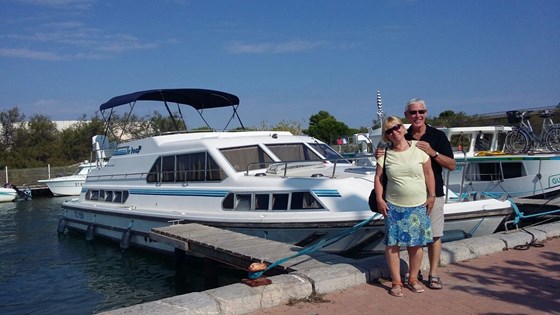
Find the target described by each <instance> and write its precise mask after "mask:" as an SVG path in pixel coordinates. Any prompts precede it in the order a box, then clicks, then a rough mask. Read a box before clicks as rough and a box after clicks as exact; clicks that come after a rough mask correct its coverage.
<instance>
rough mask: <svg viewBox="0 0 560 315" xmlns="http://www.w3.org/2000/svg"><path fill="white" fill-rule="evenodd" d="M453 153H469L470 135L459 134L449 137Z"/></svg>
mask: <svg viewBox="0 0 560 315" xmlns="http://www.w3.org/2000/svg"><path fill="white" fill-rule="evenodd" d="M449 142H450V143H451V147H452V148H453V151H463V150H464V151H465V152H469V147H470V145H471V135H470V134H459V135H451V139H450V140H449Z"/></svg>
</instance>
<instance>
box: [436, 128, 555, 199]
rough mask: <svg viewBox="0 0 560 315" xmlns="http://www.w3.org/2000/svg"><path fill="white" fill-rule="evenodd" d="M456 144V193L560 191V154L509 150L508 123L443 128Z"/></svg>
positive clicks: (451, 179) (453, 179)
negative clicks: (505, 141)
mask: <svg viewBox="0 0 560 315" xmlns="http://www.w3.org/2000/svg"><path fill="white" fill-rule="evenodd" d="M441 130H442V131H444V132H445V133H446V134H447V136H448V139H449V140H450V142H451V143H452V145H454V155H455V160H456V161H457V168H456V169H455V170H454V171H453V172H451V173H450V174H449V187H450V188H451V189H452V190H453V191H455V192H459V193H461V192H485V193H495V194H503V193H507V194H508V195H509V196H511V197H525V198H527V197H533V198H534V197H550V196H552V195H555V194H557V193H558V192H560V154H558V153H553V152H549V151H546V150H539V151H531V152H526V153H515V154H514V153H508V152H506V151H505V150H504V139H505V137H506V134H507V133H508V132H510V131H511V130H512V127H508V126H479V127H452V128H441Z"/></svg>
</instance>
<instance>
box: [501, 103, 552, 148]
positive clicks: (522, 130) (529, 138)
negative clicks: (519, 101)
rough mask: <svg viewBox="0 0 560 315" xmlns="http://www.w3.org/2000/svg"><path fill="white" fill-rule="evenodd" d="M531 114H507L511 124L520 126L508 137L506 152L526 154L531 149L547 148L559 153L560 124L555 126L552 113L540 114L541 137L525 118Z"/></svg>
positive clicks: (515, 111) (543, 112)
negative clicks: (541, 122) (541, 120)
mask: <svg viewBox="0 0 560 315" xmlns="http://www.w3.org/2000/svg"><path fill="white" fill-rule="evenodd" d="M530 112H531V111H524V112H523V113H520V112H519V111H517V110H514V111H508V112H506V114H507V118H508V122H509V123H510V124H517V123H518V124H519V126H514V130H513V131H510V132H509V133H508V134H507V135H506V138H505V149H506V151H507V152H510V153H526V152H527V151H529V150H531V149H536V148H540V147H544V146H546V147H547V148H548V150H550V151H552V152H559V151H560V124H555V123H554V122H553V121H552V118H551V117H552V116H553V113H552V111H551V110H548V109H547V110H544V111H541V112H540V113H539V117H541V118H543V124H542V129H541V133H540V135H537V134H536V133H535V132H534V131H533V126H531V122H530V121H529V120H528V119H525V118H524V117H525V114H528V113H530Z"/></svg>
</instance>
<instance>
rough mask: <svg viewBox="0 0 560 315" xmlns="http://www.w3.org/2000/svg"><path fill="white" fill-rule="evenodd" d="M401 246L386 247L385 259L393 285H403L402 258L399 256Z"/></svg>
mask: <svg viewBox="0 0 560 315" xmlns="http://www.w3.org/2000/svg"><path fill="white" fill-rule="evenodd" d="M399 250H400V247H399V246H385V258H386V259H387V265H388V266H389V272H390V273H391V279H392V281H393V283H401V282H402V280H401V257H400V255H399Z"/></svg>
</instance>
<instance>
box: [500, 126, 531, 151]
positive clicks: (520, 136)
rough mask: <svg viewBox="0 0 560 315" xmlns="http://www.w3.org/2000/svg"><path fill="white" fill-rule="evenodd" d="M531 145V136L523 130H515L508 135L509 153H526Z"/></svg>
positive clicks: (507, 146) (506, 142) (506, 145)
mask: <svg viewBox="0 0 560 315" xmlns="http://www.w3.org/2000/svg"><path fill="white" fill-rule="evenodd" d="M530 147H531V145H530V142H529V136H527V134H526V133H525V132H523V131H521V130H514V131H512V132H510V133H508V134H507V135H506V139H505V149H506V151H507V152H509V153H525V152H527V151H529V148H530Z"/></svg>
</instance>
